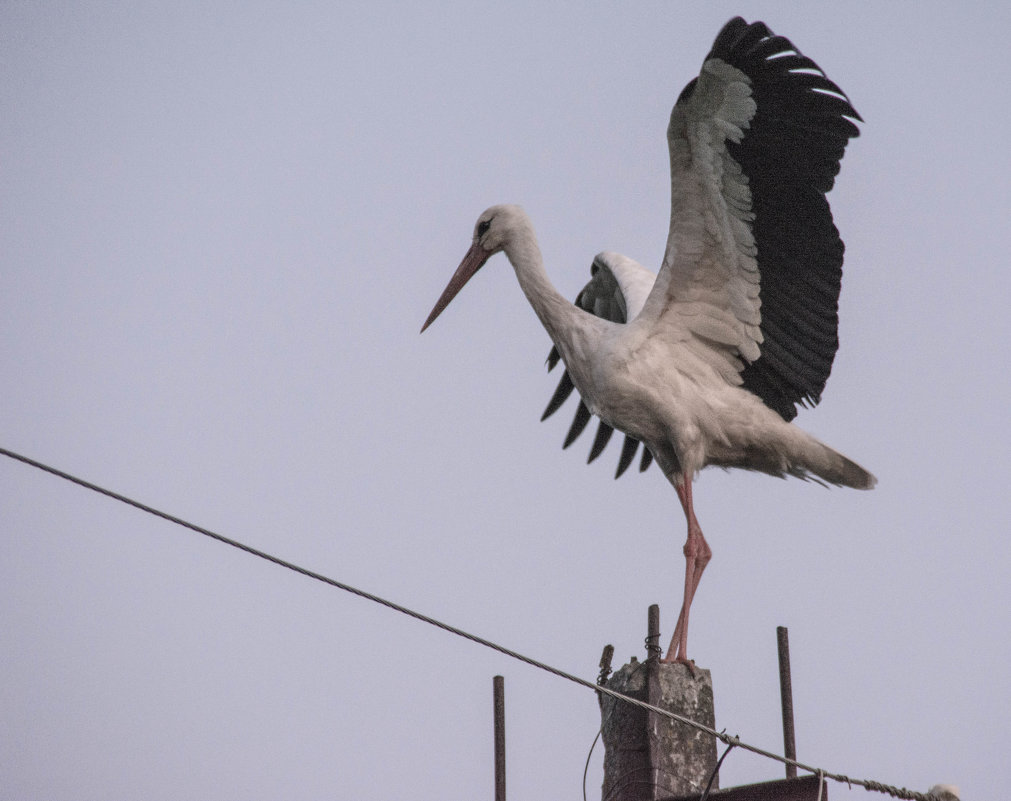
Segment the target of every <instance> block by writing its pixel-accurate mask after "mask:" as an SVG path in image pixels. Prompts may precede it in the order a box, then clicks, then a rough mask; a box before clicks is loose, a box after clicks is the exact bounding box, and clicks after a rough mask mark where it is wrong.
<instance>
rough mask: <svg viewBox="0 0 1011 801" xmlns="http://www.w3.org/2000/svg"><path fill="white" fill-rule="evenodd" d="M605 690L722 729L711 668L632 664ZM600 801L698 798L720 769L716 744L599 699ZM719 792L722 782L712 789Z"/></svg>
mask: <svg viewBox="0 0 1011 801" xmlns="http://www.w3.org/2000/svg"><path fill="white" fill-rule="evenodd" d="M606 686H607V687H608V688H609V689H611V690H614V691H615V692H619V693H622V694H624V695H630V696H632V697H633V698H638V699H641V700H643V701H646V702H647V703H650V704H652V705H654V706H658V707H660V708H661V709H669V710H670V711H671V712H676V713H677V714H679V715H682V716H684V717H687V718H691V719H692V720H695V721H697V722H699V723H703V724H705V725H706V726H709V727H710V728H716V716H715V712H714V705H713V684H712V678H711V677H710V674H709V671H708V670H702V669H700V668H695V669H694V674H693V672H692V670H690V669H689V668H688V666H687V665H683V664H672V665H667V664H663V663H661V662H659V660H657V659H655V658H653V659H649V660H647V661H646V662H639V661H637V660H636V659H635V657H633V658H632V661H631V662H630V663H629V664H627V665H625V666H623V667H622V668H620V669H619V670H618V671H616V672H615V673H614V674H613V675H612V676H611V677H610V679H608V681H607V684H606ZM599 697H600V714H601V720H602V732H603V733H602V739H603V741H604V786H603V790H602V795H601V799H602V801H661V799H667V798H671V797H675V796H685V795H689V794H692V793H695V794H700V793H701V792H702V791H703V790H704V789H705V787H706V784H707V783H708V782H709V777H710V775H711V774H712V772H713V769H714V768H715V766H716V740H715V739H714V738H713V737H711V736H709V735H706V734H704V733H702V732H701V731H699V730H698V729H696V728H693V727H691V726H688V725H686V724H684V723H677V722H675V721H672V720H671V719H670V718H666V717H662V716H660V715H658V714H656V713H655V712H647V711H646V710H644V709H641V708H639V707H635V706H632V705H630V704H626V703H624V702H622V701H620V700H618V699H615V698H611V697H610V696H607V695H603V694H601V695H600V696H599ZM717 787H719V782H718V779H716V780H714V781H713V789H714V790H715V789H716V788H717Z"/></svg>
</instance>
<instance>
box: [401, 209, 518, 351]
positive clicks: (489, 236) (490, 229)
mask: <svg viewBox="0 0 1011 801" xmlns="http://www.w3.org/2000/svg"><path fill="white" fill-rule="evenodd" d="M524 226H527V227H529V221H528V219H527V215H526V213H525V212H524V211H523V209H521V208H520V207H519V206H492V207H491V208H490V209H488V210H486V211H485V212H483V213H482V214H481V216H480V217H478V218H477V222H476V223H475V224H474V238H473V241H472V242H471V245H470V250H468V251H467V255H466V256H464V257H463V261H462V262H460V266H459V267H457V268H456V272H455V273H453V277H452V278H450V279H449V283H448V284H447V285H446V288H445V289H444V290H443V291H442V295H441V296H440V297H439V300H438V301H437V302H436V304H435V308H433V309H432V313H431V314H429V315H428V319H427V320H425V324H424V325H423V326H421V330H422V331H424V330H425V329H426V328H428V326H430V325H431V324H432V323H434V322H435V318H436V317H438V316H439V315H440V314H442V310H443V309H445V308H446V307H447V306H448V305H449V302H450V301H451V300H452V299H453V298H455V297H456V295H457V293H458V292H459V291H460V290H461V289H463V285H464V284H466V283H467V282H468V281H469V280H470V279H471V278H472V277H473V275H474V273H476V272H477V271H478V270H480V269H481V268H482V267H483V266H484V263H485V262H486V261H488V259H490V258H491V257H492V256H494V255H495V254H496V253H498V252H499V251H500V250H504V249H505V247H506V245H507V244H508V243H509V242H510V241H511V240H512V238H513V236H514V235H515V234H516V232H517V231H518V230H519V229H521V228H523V227H524Z"/></svg>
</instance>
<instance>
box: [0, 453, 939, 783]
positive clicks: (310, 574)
mask: <svg viewBox="0 0 1011 801" xmlns="http://www.w3.org/2000/svg"><path fill="white" fill-rule="evenodd" d="M0 455H3V456H6V457H8V458H10V459H14V460H15V461H18V462H22V463H24V464H26V465H29V466H31V467H34V468H36V469H38V470H42V471H43V472H45V473H49V474H50V475H54V476H56V477H58V478H62V479H64V480H65V481H69V482H70V483H72V484H77V485H78V486H79V487H84V488H85V489H88V490H91V491H92V492H97V493H99V494H100V495H105V496H106V497H108V498H112V499H113V500H115V501H119V502H120V503H124V504H126V505H127V506H132V507H134V508H135V509H139V510H140V511H142V512H147V513H148V514H149V515H153V516H154V517H160V518H161V519H162V520H167V521H168V522H169V523H174V524H175V525H177V526H181V527H182V528H187V529H189V530H190V531H195V532H196V533H197V534H203V535H204V536H205V537H210V538H211V539H213V540H217V541H218V542H221V543H224V544H225V545H230V546H231V547H233V548H237V549H238V550H240V551H244V552H246V553H248V554H251V555H252V556H257V557H259V558H260V559H265V560H266V561H268V562H273V563H274V564H275V565H278V566H280V567H285V568H287V569H288V570H292V571H294V572H296V573H300V574H301V575H303V576H305V577H307V578H311V579H315V580H316V581H321V582H323V583H324V584H329V585H330V586H331V587H336V588H337V589H339V590H344V591H345V592H349V593H351V594H352V595H357V596H358V597H360V598H365V599H366V600H369V601H373V602H375V603H377V604H380V605H381V606H385V607H387V608H389V609H393V610H394V611H396V612H401V613H402V614H405V615H407V616H408V617H413V618H414V619H415V620H420V621H422V622H423V623H428V624H430V625H432V626H435V627H436V628H439V629H442V630H443V631H448V632H449V633H450V634H455V635H456V636H458V637H462V638H463V639H465V640H470V641H471V642H474V643H477V644H478V645H483V646H484V647H485V648H490V649H492V650H493V651H498V652H499V653H500V654H503V655H504V656H508V657H511V658H512V659H516V660H519V661H520V662H524V663H525V664H527V665H530V666H531V667H535V668H539V669H541V670H543V671H546V672H548V673H551V674H552V675H555V676H558V677H560V678H563V679H566V680H568V681H571V682H573V683H574V684H579V685H580V686H582V687H586V688H588V689H590V690H593V691H594V692H596V693H604V694H605V695H609V696H611V697H612V698H617V699H619V700H621V701H624V702H625V703H627V704H632V705H633V706H637V707H639V708H641V709H645V710H647V711H648V712H655V713H656V714H658V715H660V716H662V717H665V718H668V719H669V720H673V721H676V722H678V723H684V724H685V725H687V726H692V727H693V728H695V729H698V730H699V731H702V732H705V733H706V734H708V735H709V736H710V737H715V738H716V739H717V740H719V741H720V742H722V743H724V744H725V745H728V746H729V745H734V746H736V747H738V748H743V749H744V750H746V751H751V752H752V753H753V754H758V755H759V756H764V757H767V758H768V759H772V760H775V761H776V762H781V763H783V764H784V765H794V766H796V767H797V768H799V769H800V770H805V771H807V772H808V773H818V774H821V775H824V776H825V777H827V778H829V779H832V780H834V781H837V782H845V783H846V784H848V785H854V784H857V785H860V786H862V787H865V788H866V789H867V790H875V791H877V792H880V793H887V794H888V795H890V796H892V797H893V798H902V799H906V801H936V796H932V795H926V794H924V793H917V792H914V791H912V790H907V789H906V788H905V787H901V788H900V787H894V786H892V785H889V784H882V783H881V782H876V781H873V780H870V779H852V778H850V777H849V776H845V775H843V774H840V773H830V772H829V771H825V770H822V769H821V768H816V767H812V766H810V765H805V764H804V763H803V762H798V761H797V760H795V759H788V758H786V757H783V756H780V755H779V754H775V753H773V752H772V751H766V750H765V749H764V748H759V747H758V746H754V745H749V744H748V743H744V742H741V741H740V739H739V738H738V737H736V736H730V735H728V734H726V730H724V731H722V732H718V731H716V730H715V729H712V728H710V727H709V726H706V725H705V724H703V723H699V722H698V721H695V720H692V719H691V718H687V717H684V716H683V715H679V714H677V713H676V712H671V711H670V710H669V709H661V708H660V707H658V706H653V705H652V704H648V703H646V702H645V701H640V700H639V699H638V698H632V697H630V696H628V695H622V694H621V693H619V692H615V691H614V690H611V689H608V688H607V687H604V686H602V685H597V684H594V683H593V682H590V681H587V680H586V679H581V678H579V677H578V676H574V675H573V674H571V673H566V672H565V671H564V670H560V669H559V668H556V667H552V666H551V665H548V664H545V663H544V662H539V661H538V660H536V659H533V658H532V657H529V656H524V655H523V654H521V653H519V652H517V651H513V650H511V649H509V648H506V647H504V646H502V645H499V644H498V643H494V642H492V641H491V640H486V639H484V638H483V637H479V636H477V635H476V634H471V633H469V632H466V631H464V630H463V629H459V628H457V627H456V626H451V625H449V624H448V623H443V622H442V621H441V620H436V619H435V618H433V617H429V616H428V615H423V614H422V613H421V612H415V611H414V610H413V609H409V608H407V607H406V606H401V605H400V604H398V603H395V602H393V601H388V600H387V599H385V598H382V597H380V596H378V595H374V594H372V593H370V592H366V591H365V590H360V589H358V588H357V587H352V586H351V585H350V584H345V583H344V582H342V581H337V579H333V578H330V577H329V576H324V575H323V574H322V573H317V572H316V571H314V570H309V569H308V568H305V567H301V566H300V565H296V564H295V563H293V562H289V561H287V560H285V559H282V558H280V557H279V556H274V555H272V554H269V553H267V552H266V551H261V550H259V549H258V548H254V547H252V546H251V545H246V544H245V543H242V542H239V541H238V540H233V539H231V538H229V537H226V536H224V535H223V534H218V533H216V532H214V531H211V530H210V529H207V528H204V527H203V526H198V525H196V524H195V523H190V522H187V521H186V520H183V519H182V518H180V517H176V516H175V515H171V514H169V513H168V512H162V511H161V510H159V509H155V508H154V507H153V506H148V505H147V504H144V503H141V502H140V501H135V500H133V499H132V498H128V497H127V496H125V495H121V494H120V493H118V492H114V491H113V490H110V489H106V488H105V487H100V486H99V485H97V484H93V483H91V482H90V481H86V480H84V479H83V478H78V477H77V476H74V475H71V474H70V473H67V472H64V471H63V470H59V469H58V468H55V467H51V466H49V465H47V464H43V463H42V462H39V461H36V460H35V459H31V458H29V457H28V456H23V455H21V454H19V453H15V452H14V451H10V450H8V449H7V448H3V447H0Z"/></svg>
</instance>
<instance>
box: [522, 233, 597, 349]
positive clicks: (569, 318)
mask: <svg viewBox="0 0 1011 801" xmlns="http://www.w3.org/2000/svg"><path fill="white" fill-rule="evenodd" d="M504 250H505V254H506V257H507V258H508V259H509V262H510V263H511V264H512V266H513V269H514V270H515V271H516V279H517V280H518V281H519V284H520V288H522V290H523V294H524V295H526V296H527V300H528V301H530V305H531V306H532V307H533V309H534V312H536V314H537V317H538V318H539V319H540V321H541V325H543V326H544V328H545V329H546V330H547V332H548V336H550V337H551V340H552V342H554V343H555V344H556V345H558V346H559V348H560V349H561V350H562V353H563V355H565V354H566V353H567V352H568V351H569V346H570V341H569V340H570V339H571V335H572V333H573V332H574V331H576V330H577V329H578V328H579V325H578V322H577V320H578V318H579V317H581V316H583V314H584V313H582V310H581V309H578V308H577V307H576V306H574V305H573V304H572V303H570V302H569V301H568V300H566V299H565V298H564V297H562V294H561V293H560V292H559V291H558V290H557V289H555V287H554V285H553V284H552V283H551V280H550V279H549V278H548V274H547V272H546V271H545V270H544V259H543V257H542V256H541V249H540V247H538V245H537V240H536V238H535V237H534V235H533V232H530V234H529V236H524V237H518V238H516V239H514V240H513V241H512V242H509V243H507V244H506V246H505V248H504Z"/></svg>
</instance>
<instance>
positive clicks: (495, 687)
mask: <svg viewBox="0 0 1011 801" xmlns="http://www.w3.org/2000/svg"><path fill="white" fill-rule="evenodd" d="M492 694H493V696H494V703H495V801H505V797H506V793H505V679H503V678H502V677H501V676H495V677H494V678H493V679H492Z"/></svg>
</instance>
